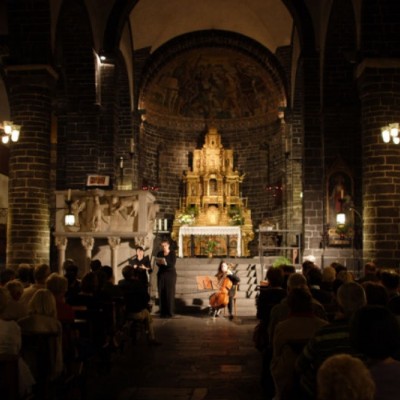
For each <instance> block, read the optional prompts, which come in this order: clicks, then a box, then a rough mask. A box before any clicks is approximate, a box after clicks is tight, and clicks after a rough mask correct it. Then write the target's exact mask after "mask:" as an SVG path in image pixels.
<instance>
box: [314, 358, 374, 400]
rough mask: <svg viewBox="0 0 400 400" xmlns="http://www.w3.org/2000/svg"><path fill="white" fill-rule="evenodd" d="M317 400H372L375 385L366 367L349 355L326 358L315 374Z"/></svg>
mask: <svg viewBox="0 0 400 400" xmlns="http://www.w3.org/2000/svg"><path fill="white" fill-rule="evenodd" d="M317 388H318V400H343V399H346V400H373V399H374V396H375V383H374V381H373V379H372V376H371V373H370V372H369V370H368V368H367V367H366V365H365V364H364V363H363V362H362V361H361V360H360V359H359V358H356V357H353V356H350V355H349V354H336V355H334V356H331V357H329V358H327V359H326V360H325V361H324V362H323V363H322V365H321V366H320V368H319V370H318V373H317Z"/></svg>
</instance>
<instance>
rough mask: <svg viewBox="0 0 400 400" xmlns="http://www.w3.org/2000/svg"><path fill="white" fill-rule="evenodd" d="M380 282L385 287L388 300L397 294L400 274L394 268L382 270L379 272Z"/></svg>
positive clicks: (399, 286) (399, 287)
mask: <svg viewBox="0 0 400 400" xmlns="http://www.w3.org/2000/svg"><path fill="white" fill-rule="evenodd" d="M380 278H381V283H382V285H383V286H384V287H385V288H386V290H387V293H388V297H389V301H390V300H391V299H392V298H394V297H398V296H399V289H400V275H399V273H398V272H396V271H394V270H390V269H387V270H384V271H382V272H381V273H380Z"/></svg>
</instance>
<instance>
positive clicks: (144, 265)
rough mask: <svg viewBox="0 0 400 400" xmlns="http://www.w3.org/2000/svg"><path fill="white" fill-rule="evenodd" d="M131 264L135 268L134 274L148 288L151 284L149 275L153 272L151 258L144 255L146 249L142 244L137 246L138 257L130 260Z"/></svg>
mask: <svg viewBox="0 0 400 400" xmlns="http://www.w3.org/2000/svg"><path fill="white" fill-rule="evenodd" d="M130 265H132V267H133V268H134V275H135V277H136V278H138V279H139V281H140V282H142V283H143V285H144V286H146V288H147V287H148V286H149V276H148V274H151V273H152V272H153V269H152V268H151V263H150V259H149V257H148V256H145V255H144V249H143V247H141V246H138V247H137V248H136V257H135V258H133V259H132V260H130Z"/></svg>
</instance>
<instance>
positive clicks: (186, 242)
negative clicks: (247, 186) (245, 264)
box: [172, 128, 254, 257]
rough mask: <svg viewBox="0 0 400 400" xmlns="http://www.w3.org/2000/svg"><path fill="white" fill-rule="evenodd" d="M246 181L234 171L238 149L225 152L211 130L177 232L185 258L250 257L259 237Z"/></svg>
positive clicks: (187, 181) (191, 175)
mask: <svg viewBox="0 0 400 400" xmlns="http://www.w3.org/2000/svg"><path fill="white" fill-rule="evenodd" d="M243 178H244V175H241V174H240V173H239V172H238V171H237V170H235V168H234V162H233V150H231V149H225V148H224V147H223V146H222V144H221V136H220V134H219V133H218V132H217V130H216V129H214V128H211V129H210V130H209V131H208V133H207V134H206V136H205V143H204V145H203V147H202V149H196V150H194V152H193V166H192V170H191V171H185V172H184V174H183V183H184V184H183V187H184V193H183V197H182V198H181V199H180V207H179V209H178V210H177V211H176V213H175V219H174V224H173V228H172V238H173V239H174V240H177V241H178V245H179V255H180V256H201V255H207V254H208V255H210V253H212V254H213V255H216V256H230V257H240V256H248V255H249V250H248V243H249V241H251V240H252V239H253V237H254V232H253V224H252V221H251V211H250V210H249V209H248V208H247V204H246V203H247V202H246V201H245V200H246V199H243V198H242V196H241V190H240V185H241V183H242V182H243ZM189 227H190V228H189ZM200 227H201V229H200ZM211 248H212V249H211Z"/></svg>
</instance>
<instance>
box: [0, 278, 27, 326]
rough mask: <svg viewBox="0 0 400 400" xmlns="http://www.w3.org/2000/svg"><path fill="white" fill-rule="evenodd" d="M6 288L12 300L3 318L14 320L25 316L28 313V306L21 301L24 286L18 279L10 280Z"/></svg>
mask: <svg viewBox="0 0 400 400" xmlns="http://www.w3.org/2000/svg"><path fill="white" fill-rule="evenodd" d="M5 288H6V289H7V290H8V292H9V293H10V300H9V302H8V303H7V307H6V309H5V311H4V313H3V318H4V319H6V320H14V321H17V320H18V319H20V318H22V317H25V316H26V315H27V314H28V306H27V305H26V304H25V303H23V302H22V301H21V296H22V293H23V292H24V286H23V285H22V283H21V282H20V281H19V280H18V279H13V280H11V281H8V282H7V283H6V285H5Z"/></svg>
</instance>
